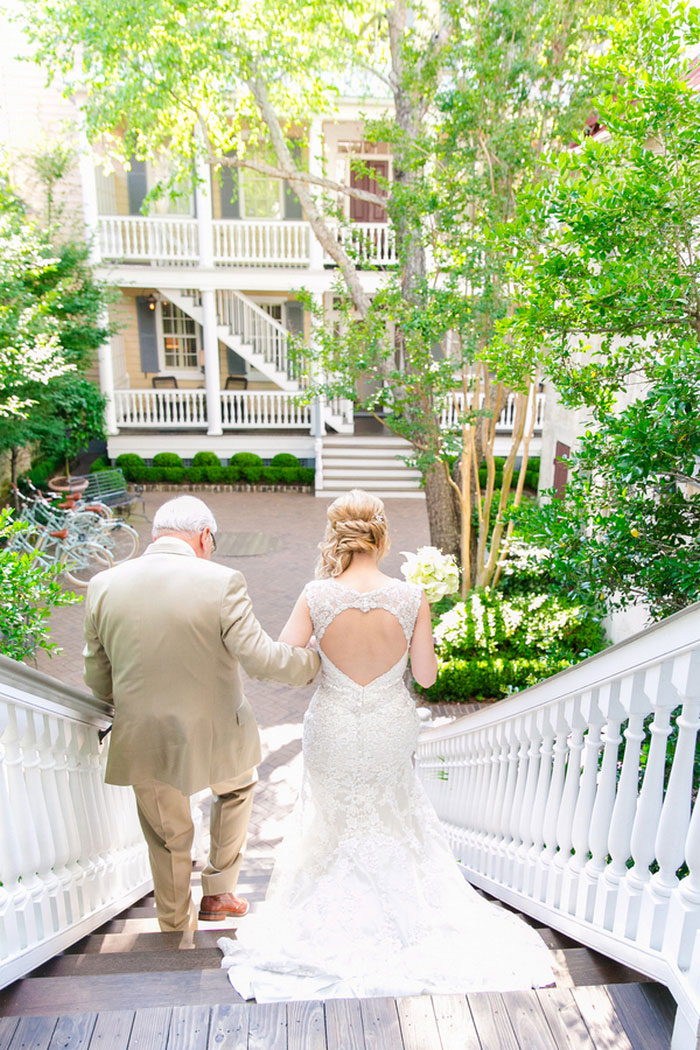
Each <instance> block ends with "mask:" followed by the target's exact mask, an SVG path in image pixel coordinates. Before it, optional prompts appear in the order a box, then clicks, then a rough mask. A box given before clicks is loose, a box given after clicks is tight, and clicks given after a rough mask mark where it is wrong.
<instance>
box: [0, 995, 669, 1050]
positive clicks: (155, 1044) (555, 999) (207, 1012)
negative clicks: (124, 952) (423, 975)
mask: <svg viewBox="0 0 700 1050" xmlns="http://www.w3.org/2000/svg"><path fill="white" fill-rule="evenodd" d="M95 980H100V979H99V978H96V979H95ZM102 980H103V979H102ZM37 983H39V982H38V980H37ZM70 983H73V984H75V981H73V982H70ZM651 988H653V989H654V990H655V991H654V996H650V995H648V994H647V993H648V992H649V990H650V989H651ZM130 990H131V989H130V986H129V983H128V982H123V983H122V994H128V992H129V991H130ZM151 990H153V988H152V989H151ZM176 990H178V989H175V988H174V987H173V988H171V993H172V992H174V991H176ZM179 990H181V989H179ZM655 998H656V1000H657V1002H656V1005H655ZM668 998H669V997H668V993H667V992H666V990H665V989H663V988H660V986H658V985H653V986H647V985H645V986H630V985H624V986H617V985H607V986H603V985H601V986H599V987H596V988H581V989H576V990H574V991H572V990H571V989H567V988H564V989H558V988H557V989H549V988H546V989H540V990H538V991H533V990H531V991H522V992H504V993H496V992H477V993H473V994H469V995H466V996H460V995H445V996H411V997H408V998H403V999H391V998H384V999H364V1000H328V1001H327V1002H306V1003H298V1002H294V1003H271V1004H266V1005H259V1004H257V1003H242V1002H233V1001H229V1002H226V1003H221V1002H218V1001H217V1000H216V999H213V1000H212V999H210V1000H209V1002H200V1003H196V1004H188V1003H183V1002H182V1001H181V1000H178V999H176V1000H173V999H172V998H171V999H170V1001H169V1002H168V1003H167V1004H161V1005H156V1004H154V1003H151V1004H149V1006H147V1007H141V1006H140V1005H139V1003H138V1002H136V1001H131V1000H126V999H125V1000H123V1001H122V1003H121V1004H120V1006H119V1008H114V1009H107V1010H102V1011H99V1012H97V1011H95V1010H94V1008H93V1009H92V1010H91V1009H90V1004H89V1003H88V1002H86V1003H83V1004H81V1008H80V1010H77V1011H75V1012H73V1013H63V1014H62V1015H57V1014H56V1013H55V1012H54V1013H51V1012H50V1007H49V1006H48V1004H47V1009H46V1010H44V1012H43V1014H32V1013H30V1012H25V1013H24V1015H23V1016H5V1017H0V1050H20V1048H22V1050H29V1048H32V1050H40V1048H41V1050H46V1048H49V1050H58V1048H59V1047H63V1048H70V1050H195V1048H197V1050H204V1048H205V1047H216V1048H219V1050H244V1048H246V1047H247V1048H248V1050H613V1048H614V1050H663V1048H664V1047H667V1046H669V1045H670V1040H671V1020H670V1017H669V1015H668V1013H667V1011H666V1008H665V1006H664V1003H663V1000H664V999H665V1000H668ZM616 1001H617V1002H620V1003H621V1004H622V1005H621V1009H619V1010H618V1009H617V1007H616ZM125 1002H128V1003H129V1007H128V1008H126V1009H125V1008H124V1003H125Z"/></svg>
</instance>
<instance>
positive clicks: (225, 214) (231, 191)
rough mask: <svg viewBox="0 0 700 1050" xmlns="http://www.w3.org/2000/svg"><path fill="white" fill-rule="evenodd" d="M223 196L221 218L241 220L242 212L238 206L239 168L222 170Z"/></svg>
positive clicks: (221, 185)
mask: <svg viewBox="0 0 700 1050" xmlns="http://www.w3.org/2000/svg"><path fill="white" fill-rule="evenodd" d="M219 189H220V194H221V218H222V219H240V217H241V210H240V207H239V205H238V168H222V169H221V182H220V184H219Z"/></svg>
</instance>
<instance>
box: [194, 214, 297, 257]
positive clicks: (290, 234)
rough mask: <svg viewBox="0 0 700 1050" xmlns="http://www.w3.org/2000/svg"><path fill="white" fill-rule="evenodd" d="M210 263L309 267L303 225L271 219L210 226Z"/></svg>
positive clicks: (219, 222) (235, 221) (237, 221)
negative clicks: (212, 248) (211, 227)
mask: <svg viewBox="0 0 700 1050" xmlns="http://www.w3.org/2000/svg"><path fill="white" fill-rule="evenodd" d="M213 225H214V261H215V262H217V263H220V264H221V265H225V266H292V267H306V266H308V265H309V242H310V238H311V237H312V236H313V234H312V233H311V228H310V226H309V224H308V223H307V222H292V221H290V220H285V221H275V220H272V219H267V220H266V219H255V220H254V219H242V220H232V219H228V220H222V219H220V220H217V221H215V222H214V224H213Z"/></svg>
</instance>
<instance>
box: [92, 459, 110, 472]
mask: <svg viewBox="0 0 700 1050" xmlns="http://www.w3.org/2000/svg"><path fill="white" fill-rule="evenodd" d="M111 469H112V465H111V464H110V462H109V460H108V459H106V457H105V456H98V457H97V459H95V460H93V462H92V465H91V466H90V473H91V474H98V473H99V472H100V471H102V470H111Z"/></svg>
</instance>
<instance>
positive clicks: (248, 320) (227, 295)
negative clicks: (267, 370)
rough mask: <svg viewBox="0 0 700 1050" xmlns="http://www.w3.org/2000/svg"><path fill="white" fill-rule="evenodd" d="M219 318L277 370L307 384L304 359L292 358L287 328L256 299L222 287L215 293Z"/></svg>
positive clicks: (266, 362) (219, 320)
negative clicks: (271, 315)
mask: <svg viewBox="0 0 700 1050" xmlns="http://www.w3.org/2000/svg"><path fill="white" fill-rule="evenodd" d="M216 313H217V320H218V322H219V324H220V325H223V326H224V327H225V328H227V329H228V330H229V332H230V333H231V335H233V336H235V337H238V338H239V339H240V341H241V343H243V344H245V345H246V346H249V347H251V349H252V352H253V354H255V355H257V356H258V357H260V358H262V360H263V361H264V362H265V364H267V365H270V366H271V367H272V368H273V369H274V370H275V371H276V372H278V373H283V374H284V375H285V376H286V377H287V379H290V380H292V381H294V382H296V383H297V384H298V385H299V386H301V385H302V384H303V385H306V382H307V381H306V380H305V378H304V371H305V370H304V367H303V362H302V361H300V360H299V359H296V360H292V358H291V357H290V354H289V333H288V332H287V329H286V328H284V327H283V325H281V324H280V323H279V321H275V320H274V318H272V317H270V315H269V314H267V313H265V311H264V310H263V309H261V308H260V307H259V306H258V304H257V303H254V302H252V300H250V299H248V298H246V296H244V295H241V293H240V292H235V291H231V290H230V289H219V290H218V291H217V293H216Z"/></svg>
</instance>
